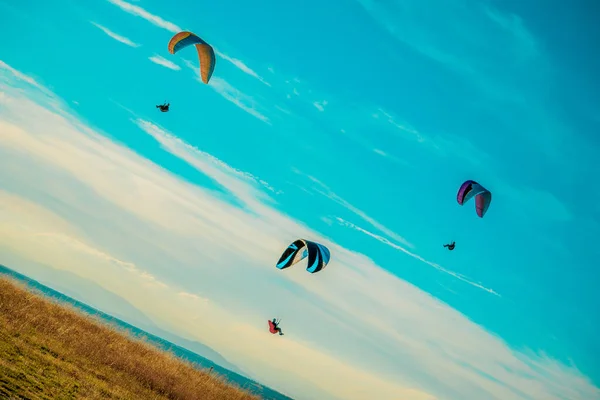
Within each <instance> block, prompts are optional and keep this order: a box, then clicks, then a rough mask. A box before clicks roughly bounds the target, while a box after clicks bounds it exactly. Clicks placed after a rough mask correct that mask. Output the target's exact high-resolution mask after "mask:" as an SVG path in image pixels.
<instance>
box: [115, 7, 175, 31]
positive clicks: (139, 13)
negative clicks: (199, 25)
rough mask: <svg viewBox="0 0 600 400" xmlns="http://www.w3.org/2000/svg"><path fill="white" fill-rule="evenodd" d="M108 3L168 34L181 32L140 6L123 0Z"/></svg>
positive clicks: (172, 24) (173, 25) (170, 23)
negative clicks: (164, 30) (166, 31)
mask: <svg viewBox="0 0 600 400" xmlns="http://www.w3.org/2000/svg"><path fill="white" fill-rule="evenodd" d="M107 1H108V2H109V3H112V4H114V5H116V6H117V7H119V8H120V9H121V10H123V11H125V12H128V13H129V14H132V15H135V16H136V17H140V18H143V19H145V20H146V21H148V22H150V23H151V24H153V25H155V26H158V27H159V28H162V29H166V30H168V31H169V32H172V33H177V32H180V31H182V30H183V29H181V28H180V27H178V26H177V25H175V24H174V23H172V22H169V21H165V20H164V19H162V18H161V17H159V16H157V15H154V14H151V13H149V12H148V11H146V10H145V9H143V8H142V7H140V6H136V5H135V4H131V3H128V2H126V1H123V0H107Z"/></svg>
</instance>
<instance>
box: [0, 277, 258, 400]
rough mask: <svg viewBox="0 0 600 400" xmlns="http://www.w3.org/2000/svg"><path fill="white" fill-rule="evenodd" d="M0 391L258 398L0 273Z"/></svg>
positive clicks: (11, 394)
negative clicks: (34, 291)
mask: <svg viewBox="0 0 600 400" xmlns="http://www.w3.org/2000/svg"><path fill="white" fill-rule="evenodd" d="M0 398H2V399H24V398H25V399H107V398H111V399H144V400H151V399H199V400H213V399H224V400H258V399H259V398H258V397H257V396H254V395H252V394H249V393H248V392H245V391H243V390H241V389H239V388H236V387H234V386H232V385H231V384H229V383H227V382H226V381H224V380H222V379H221V378H219V377H218V376H215V375H211V374H210V373H208V372H206V371H201V370H199V369H196V368H194V367H193V366H192V365H191V364H189V363H187V362H184V361H181V360H180V359H177V358H176V357H175V356H173V355H171V354H170V353H166V352H163V351H161V350H158V349H156V348H154V347H152V346H151V345H149V344H147V343H145V342H142V341H140V340H135V339H132V338H130V337H128V336H126V335H125V334H123V333H121V332H118V331H116V330H114V329H112V328H111V327H110V326H106V325H103V324H102V323H100V322H99V321H97V320H94V319H93V318H90V317H88V316H85V315H82V314H80V313H78V312H77V311H75V310H74V309H73V308H70V307H66V306H63V305H59V304H56V303H54V302H51V301H49V300H47V299H45V298H43V297H41V296H40V295H37V294H34V293H32V292H30V291H28V290H26V289H25V288H23V287H21V286H20V284H17V283H16V282H13V281H12V280H9V279H7V278H3V277H0Z"/></svg>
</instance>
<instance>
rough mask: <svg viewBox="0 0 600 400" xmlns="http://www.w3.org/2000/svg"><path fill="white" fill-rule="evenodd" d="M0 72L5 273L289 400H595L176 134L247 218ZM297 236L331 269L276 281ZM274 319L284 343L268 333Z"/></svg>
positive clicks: (179, 152) (170, 143)
mask: <svg viewBox="0 0 600 400" xmlns="http://www.w3.org/2000/svg"><path fill="white" fill-rule="evenodd" d="M0 74H1V76H2V77H3V78H7V79H3V80H2V81H0V82H8V84H5V83H1V84H0V93H1V94H2V95H1V96H0V103H1V105H2V107H1V108H0V131H1V132H2V134H3V140H2V142H1V145H0V159H2V169H0V181H1V182H2V192H0V221H2V222H1V223H0V248H1V249H2V255H3V262H6V263H7V264H8V265H9V266H10V267H13V268H16V269H17V270H19V269H20V268H23V269H24V268H25V267H26V266H27V265H34V264H35V265H37V266H38V267H39V268H55V269H61V270H66V271H70V272H72V273H75V274H77V275H78V276H80V277H81V278H84V279H88V280H91V281H94V282H96V283H97V284H98V285H101V286H102V287H103V288H105V289H106V290H109V291H111V292H113V293H115V294H116V295H118V296H120V297H122V298H123V299H125V300H127V301H128V302H129V303H130V304H132V305H133V306H134V307H136V308H137V309H139V310H140V311H142V312H143V313H144V314H145V315H147V316H148V317H149V318H150V319H151V320H152V321H153V322H154V323H155V324H157V325H159V326H161V327H162V328H163V329H166V330H168V331H171V332H173V333H175V334H178V335H181V336H183V337H186V338H190V339H193V340H198V341H200V342H202V343H205V344H206V345H208V346H210V347H212V348H214V349H215V350H217V351H219V352H220V353H221V354H223V355H224V357H226V358H227V359H229V360H231V362H232V363H234V364H237V365H239V366H240V367H241V368H242V369H246V370H252V371H253V373H254V375H256V376H257V377H258V379H259V380H260V381H262V382H264V383H265V384H268V385H270V386H272V387H274V388H275V389H279V390H282V391H284V392H286V393H288V394H289V395H291V396H293V397H294V398H297V399H299V400H302V399H315V398H318V399H323V400H327V399H349V400H352V399H357V400H358V399H365V398H374V399H381V400H386V399H390V400H391V399H394V400H395V399H434V398H447V399H460V400H471V399H477V400H479V399H493V398H498V399H508V400H510V399H517V398H539V399H542V398H543V399H561V398H562V399H567V398H568V399H570V400H577V399H582V400H583V399H586V400H587V399H597V398H600V391H599V390H598V388H597V387H595V386H594V385H593V384H592V383H591V382H590V381H589V379H587V378H586V377H585V376H583V375H582V374H581V373H580V372H579V371H578V370H577V369H576V368H574V367H573V366H566V365H563V364H561V363H558V362H556V361H554V360H552V359H550V358H549V357H547V356H546V355H544V354H538V353H533V352H523V351H521V350H517V349H513V348H510V347H509V346H508V345H507V344H506V343H504V342H503V341H502V340H501V339H500V338H498V337H497V336H495V335H494V334H491V333H489V332H487V331H486V330H484V329H483V328H482V327H481V326H479V325H477V324H475V323H473V322H472V321H470V320H469V319H468V318H466V317H465V316H464V315H462V314H460V313H459V312H457V311H456V310H454V309H452V308H451V307H449V306H448V305H446V304H444V303H441V302H439V301H437V300H436V299H435V298H433V297H431V296H430V295H428V294H427V293H424V292H423V291H421V290H419V289H418V288H416V287H414V286H412V285H410V284H408V283H407V282H405V281H402V280H400V279H398V278H397V277H394V276H393V275H391V274H389V273H388V272H386V271H385V270H383V269H381V268H380V267H379V266H377V265H376V264H375V263H374V262H373V261H372V260H371V259H369V258H368V257H366V256H364V255H362V254H359V253H356V252H353V251H351V250H348V249H345V248H343V247H341V246H339V245H337V244H336V243H335V242H333V241H331V240H329V239H327V238H325V237H323V236H322V235H320V234H319V233H318V232H315V231H314V230H311V229H310V228H308V227H306V226H304V225H303V224H301V223H300V222H298V221H295V220H293V219H292V218H290V217H289V216H287V215H285V214H282V213H281V212H279V211H277V210H275V209H273V208H272V207H271V206H269V205H268V203H267V202H266V201H265V200H266V199H268V197H267V195H266V194H263V195H262V197H259V196H258V193H259V192H260V190H259V188H260V185H259V184H257V183H256V182H255V181H253V180H249V179H247V178H245V177H243V176H240V177H238V179H236V176H237V174H233V173H225V172H224V171H232V170H234V168H232V167H228V166H226V164H220V163H219V162H217V161H216V160H215V159H214V158H211V157H209V156H208V155H207V154H206V153H202V152H200V151H199V150H198V151H191V149H193V147H191V146H189V145H188V144H186V143H185V142H183V141H181V140H179V139H178V138H177V137H175V136H174V135H172V134H168V133H167V134H163V132H162V131H157V132H154V135H156V136H155V138H157V140H159V139H160V142H161V144H162V146H163V148H164V149H165V150H166V151H168V152H170V153H171V154H173V155H175V156H178V157H180V158H181V159H182V160H184V161H186V162H188V163H189V164H190V165H192V166H194V167H195V168H198V169H199V170H200V171H203V172H204V173H206V174H209V176H211V177H212V178H213V179H215V180H217V181H218V182H219V183H221V184H222V185H223V186H224V187H226V188H227V189H228V190H230V191H231V193H233V194H234V195H236V196H237V197H238V198H239V200H240V201H242V202H243V203H244V207H243V208H240V207H236V206H234V205H232V204H230V203H228V202H227V201H224V200H223V199H221V198H219V197H218V196H217V195H216V194H215V193H213V192H211V191H209V190H206V189H203V188H201V187H198V186H195V185H193V184H191V183H189V182H187V181H184V180H182V179H181V178H179V177H178V176H176V175H174V174H172V173H170V172H168V171H166V170H165V169H163V168H161V167H160V166H158V165H156V164H154V163H152V162H151V161H149V160H147V159H145V158H143V157H141V156H140V155H138V154H136V153H135V152H133V151H132V150H130V149H127V148H125V147H123V146H121V145H118V144H116V143H115V142H112V141H111V140H109V139H108V138H106V137H104V136H102V135H100V134H98V133H96V132H95V131H94V130H93V129H92V128H90V127H88V126H86V125H84V124H83V123H82V122H80V121H79V120H77V119H76V118H74V117H72V116H69V115H62V114H59V113H57V112H56V111H54V110H52V109H49V108H47V107H45V106H44V105H43V104H41V103H40V102H38V101H35V100H33V99H35V98H36V96H34V94H32V93H29V92H27V94H26V95H25V94H24V92H23V89H22V88H20V87H17V85H18V84H19V82H18V81H17V80H16V79H14V76H13V75H12V74H11V73H10V71H8V70H7V69H6V68H4V69H2V70H0ZM11 77H12V78H11ZM137 122H140V121H137ZM141 126H146V127H148V126H147V125H143V124H142V125H141ZM158 138H159V139H158ZM211 174H212V175H211ZM297 237H307V238H312V239H314V240H317V241H319V242H321V243H323V244H325V245H326V246H328V247H329V248H330V250H331V253H332V261H331V263H330V265H329V266H328V268H327V269H326V270H324V271H322V272H320V273H318V274H314V275H312V274H309V273H307V272H306V271H305V270H304V269H303V268H301V267H299V268H291V269H289V270H286V271H279V270H277V269H276V268H275V267H274V265H273V263H274V262H275V260H276V259H277V256H278V255H279V254H280V252H281V251H283V249H284V248H285V247H286V246H287V245H288V243H289V242H290V241H291V240H293V239H295V238H297ZM56 238H61V239H60V240H56ZM67 238H68V239H67ZM81 243H83V245H81ZM32 249H35V251H32ZM126 265H134V266H135V271H142V273H141V274H138V273H135V272H130V269H128V268H126V267H125V266H126ZM124 271H125V272H126V273H124ZM149 277H152V278H154V280H153V279H151V278H149ZM156 282H160V283H162V285H161V284H156ZM182 293H188V294H192V295H196V296H199V297H201V298H204V299H208V300H209V301H190V300H191V298H190V296H186V295H182ZM192 297H193V296H192ZM473 300H474V301H476V300H477V299H476V298H474V299H473ZM88 301H91V302H92V305H93V299H89V300H88ZM275 315H276V316H278V317H281V318H282V319H283V324H284V329H285V333H286V335H285V336H284V337H281V338H280V337H276V338H273V337H272V336H271V335H270V334H269V333H268V332H266V329H265V325H266V319H268V318H272V317H273V316H275ZM274 339H275V340H274ZM278 339H282V340H278ZM265 354H267V355H270V354H277V357H266V356H265ZM340 382H343V384H340Z"/></svg>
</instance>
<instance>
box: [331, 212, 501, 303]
mask: <svg viewBox="0 0 600 400" xmlns="http://www.w3.org/2000/svg"><path fill="white" fill-rule="evenodd" d="M336 220H337V221H338V223H339V224H340V225H343V226H346V227H348V228H352V229H354V230H356V231H358V232H361V233H364V234H365V235H367V236H370V237H372V238H373V239H375V240H378V241H380V242H381V243H383V244H385V245H387V246H390V247H392V248H394V249H396V250H399V251H401V252H402V253H404V254H406V255H408V256H410V257H412V258H414V259H415V260H419V261H421V262H422V263H425V264H427V265H429V266H430V267H433V268H435V269H437V270H438V271H440V272H443V273H444V274H447V275H450V276H452V277H454V278H456V279H458V280H461V281H463V282H465V283H467V284H469V285H471V286H474V287H476V288H478V289H481V290H483V291H486V292H488V293H490V294H493V295H495V296H498V297H501V296H500V294H499V293H498V292H496V291H495V290H494V289H490V288H487V287H485V286H483V285H482V284H481V283H478V282H474V281H473V280H471V279H469V278H468V277H466V276H464V275H462V274H459V273H458V272H453V271H450V270H448V269H446V268H444V267H442V266H441V265H439V264H436V263H434V262H431V261H428V260H426V259H424V258H423V257H421V256H419V255H418V254H415V253H413V252H412V251H409V250H407V249H405V248H404V247H402V246H400V245H397V244H396V243H392V242H391V241H389V240H388V239H386V238H384V237H383V236H380V235H376V234H374V233H372V232H369V231H367V230H366V229H363V228H361V227H360V226H358V225H355V224H353V223H352V222H348V221H346V220H344V219H342V218H340V217H336Z"/></svg>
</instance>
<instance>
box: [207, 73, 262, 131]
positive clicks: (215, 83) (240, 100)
mask: <svg viewBox="0 0 600 400" xmlns="http://www.w3.org/2000/svg"><path fill="white" fill-rule="evenodd" d="M198 79H199V78H198ZM208 85H209V86H210V87H211V88H212V89H214V90H215V91H216V92H217V93H219V94H220V95H221V96H223V97H224V98H225V99H226V100H228V101H230V102H232V103H233V104H235V105H236V106H238V107H239V108H241V109H242V110H244V111H246V112H247V113H248V114H250V115H252V116H254V117H256V118H258V119H260V120H261V121H263V122H266V123H267V124H271V121H270V120H269V118H268V117H267V116H265V115H264V114H262V113H261V112H259V111H258V110H257V109H256V108H257V106H256V102H255V101H254V99H253V98H252V97H250V96H248V95H247V94H245V93H242V92H241V91H240V90H238V89H236V88H235V87H233V86H232V85H231V84H230V83H229V82H227V81H226V80H224V79H222V78H219V77H216V76H213V77H212V78H211V80H210V82H209V83H208Z"/></svg>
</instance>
